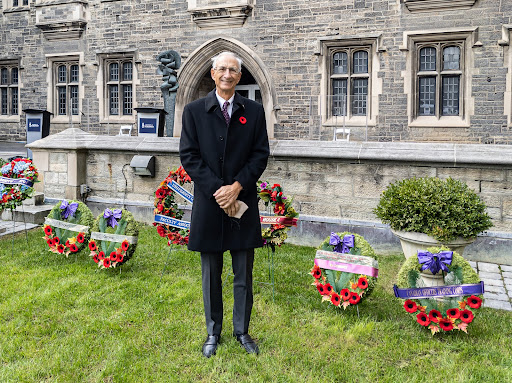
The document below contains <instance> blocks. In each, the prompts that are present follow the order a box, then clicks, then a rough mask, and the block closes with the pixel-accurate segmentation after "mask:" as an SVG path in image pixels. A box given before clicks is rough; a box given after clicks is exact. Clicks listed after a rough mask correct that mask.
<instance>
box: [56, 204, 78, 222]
mask: <svg viewBox="0 0 512 383" xmlns="http://www.w3.org/2000/svg"><path fill="white" fill-rule="evenodd" d="M76 209H78V202H72V203H69V202H68V201H66V200H63V201H62V203H61V204H60V210H62V211H61V212H60V214H61V216H62V218H63V219H68V217H69V216H71V217H73V216H74V215H75V212H76Z"/></svg>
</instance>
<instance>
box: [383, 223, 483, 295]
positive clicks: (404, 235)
mask: <svg viewBox="0 0 512 383" xmlns="http://www.w3.org/2000/svg"><path fill="white" fill-rule="evenodd" d="M391 231H392V232H393V234H394V235H396V236H397V237H398V238H399V239H400V243H401V244H402V250H403V251H404V255H405V258H406V259H407V258H409V257H412V256H416V255H417V254H418V250H427V248H429V247H440V246H441V245H444V246H446V247H448V248H449V249H450V250H451V251H455V252H457V253H458V254H459V255H460V256H462V252H463V251H464V248H465V247H466V246H467V245H469V244H471V243H473V242H474V241H475V239H476V238H474V239H463V238H457V239H454V240H453V241H450V242H449V243H444V244H443V243H441V242H439V241H438V240H436V239H434V238H433V237H431V236H429V235H426V234H423V233H416V232H412V231H394V230H391ZM421 279H422V280H423V282H424V283H425V286H427V287H430V286H444V277H443V273H442V272H439V273H438V274H435V275H434V274H432V273H431V272H430V270H425V271H422V272H421Z"/></svg>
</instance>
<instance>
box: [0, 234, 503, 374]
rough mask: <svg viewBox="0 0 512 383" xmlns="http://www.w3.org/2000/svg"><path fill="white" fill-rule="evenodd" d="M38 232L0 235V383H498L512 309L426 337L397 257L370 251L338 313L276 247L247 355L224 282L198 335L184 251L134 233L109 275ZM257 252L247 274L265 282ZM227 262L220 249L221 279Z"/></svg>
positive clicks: (303, 259)
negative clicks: (211, 319)
mask: <svg viewBox="0 0 512 383" xmlns="http://www.w3.org/2000/svg"><path fill="white" fill-rule="evenodd" d="M42 236H43V234H42V230H40V229H39V230H33V231H30V232H29V234H28V240H29V243H30V246H27V242H26V240H25V235H24V234H22V235H18V236H17V237H16V238H15V241H14V256H12V254H11V245H12V240H11V237H10V236H7V237H4V239H2V240H0V273H1V274H0V286H1V287H0V363H1V366H0V382H2V383H3V382H217V381H219V382H357V381H360V382H465V383H466V382H510V381H512V343H511V342H512V313H511V312H505V311H499V310H493V309H481V310H479V311H478V312H477V316H476V317H475V320H474V322H473V323H471V324H470V326H469V328H468V330H469V334H465V333H462V332H454V333H453V334H452V333H450V334H438V335H436V336H432V335H431V334H430V331H429V330H428V329H426V328H420V326H419V325H418V324H417V323H416V322H414V321H413V320H412V319H411V317H410V316H409V315H408V314H407V313H406V312H405V311H404V310H403V308H402V305H401V301H400V300H397V299H396V298H394V296H393V292H392V286H393V283H394V281H395V279H396V275H397V272H398V270H399V268H400V265H401V263H402V262H403V261H404V258H403V256H402V255H396V256H387V257H381V258H380V264H379V266H380V270H379V274H380V275H379V281H378V284H377V287H376V288H375V290H374V292H373V294H372V295H371V296H370V297H369V298H368V299H366V300H365V301H364V302H362V303H361V304H360V305H359V315H358V314H357V311H356V310H355V309H354V308H349V309H347V310H346V311H343V309H341V310H340V309H337V308H335V307H334V306H333V305H331V304H327V303H325V302H321V298H320V296H319V294H318V292H317V291H316V288H315V287H314V286H311V283H312V281H313V279H312V277H311V276H310V275H309V274H308V273H309V270H310V269H311V267H312V265H313V258H314V254H315V250H314V249H313V248H308V247H298V246H292V245H285V246H283V247H282V248H280V249H278V250H277V252H276V256H275V274H276V291H275V302H273V300H272V289H271V288H270V287H269V286H265V285H255V296H254V308H253V315H252V320H251V328H250V333H251V334H252V335H253V336H254V337H255V338H256V339H257V341H258V342H259V347H260V355H259V356H255V355H248V354H246V353H245V351H244V350H243V349H242V348H241V347H240V346H239V345H238V343H237V342H236V340H235V339H234V338H233V337H232V336H231V335H230V334H231V333H232V324H231V309H232V303H233V300H232V296H233V295H232V291H231V289H232V281H231V280H230V279H228V283H227V284H226V286H225V288H224V296H225V308H224V310H225V315H224V318H225V321H224V331H223V335H222V338H221V345H220V347H219V349H218V351H217V355H215V356H214V357H212V358H210V359H206V358H204V357H203V356H202V354H201V346H202V343H203V341H204V339H205V336H206V332H205V327H204V316H203V307H202V293H201V269H200V259H199V254H198V253H191V252H187V251H175V252H173V253H172V255H171V261H170V264H171V266H170V267H168V269H167V270H166V272H165V274H164V275H163V278H162V280H161V281H160V276H161V273H162V270H163V268H164V265H165V261H166V258H167V254H168V251H169V248H168V247H167V245H166V243H165V240H163V239H162V238H160V237H158V235H157V234H156V230H155V229H154V228H153V227H148V226H146V227H144V228H143V229H142V230H141V232H140V237H139V245H138V248H137V251H136V253H135V255H134V257H133V258H132V259H131V260H130V261H129V262H128V263H127V264H126V265H124V266H123V267H122V270H119V269H114V270H99V269H98V268H97V267H96V264H94V262H93V261H92V260H91V259H90V258H89V256H88V254H86V253H85V252H82V253H81V254H79V255H78V256H77V257H75V256H70V257H69V258H67V259H66V258H65V257H63V256H58V255H56V254H52V253H50V252H48V251H47V248H46V244H45V243H44V241H43V240H42V239H41V237H42ZM266 262H267V261H266V252H265V251H264V250H262V249H260V250H259V251H258V252H257V254H256V262H255V279H257V280H268V269H267V263H266ZM229 266H230V260H229V256H227V255H226V256H225V264H224V267H225V273H226V274H227V272H228V267H229Z"/></svg>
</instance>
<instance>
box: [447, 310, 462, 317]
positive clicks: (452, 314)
mask: <svg viewBox="0 0 512 383" xmlns="http://www.w3.org/2000/svg"><path fill="white" fill-rule="evenodd" d="M446 315H447V316H448V317H449V318H453V319H457V318H458V317H459V316H460V312H459V309H456V308H453V309H448V310H446Z"/></svg>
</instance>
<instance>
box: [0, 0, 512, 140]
mask: <svg viewBox="0 0 512 383" xmlns="http://www.w3.org/2000/svg"><path fill="white" fill-rule="evenodd" d="M3 3H4V4H7V3H8V2H7V1H4V2H3ZM66 3H69V4H71V5H72V4H80V7H83V9H82V10H81V14H80V15H79V16H76V17H75V19H74V22H76V24H77V25H78V27H76V28H78V32H76V34H75V35H72V34H69V32H68V31H66V30H65V26H64V27H63V26H62V25H59V23H58V21H63V22H64V21H67V18H68V16H69V15H65V14H64V12H60V11H61V10H62V9H64V8H63V7H64V6H63V5H62V4H64V2H61V1H60V2H59V1H48V2H31V5H30V6H28V7H20V8H19V9H15V10H13V9H2V12H3V15H2V19H1V21H0V35H1V38H0V41H1V43H0V48H1V49H0V52H1V53H0V62H1V60H7V59H16V60H19V62H20V108H19V109H20V110H22V109H26V108H42V109H46V108H47V107H48V106H49V105H51V103H52V100H50V98H51V96H50V93H49V88H51V87H52V85H51V83H49V82H48V78H49V75H48V71H49V70H50V69H49V68H48V63H47V57H48V56H51V55H59V54H62V55H65V54H69V53H80V54H82V55H83V60H82V62H81V63H80V70H81V72H82V77H83V78H82V80H81V86H82V88H81V104H80V107H81V112H82V113H84V114H83V115H81V116H80V118H79V120H80V121H79V122H78V123H75V125H74V127H80V128H81V129H82V130H88V131H89V132H91V133H105V132H107V131H110V132H115V131H117V130H118V129H119V125H121V124H122V123H121V122H119V123H116V122H115V121H114V122H109V123H105V122H101V121H100V117H99V116H100V109H101V107H102V105H103V100H101V99H100V95H99V93H98V86H101V84H100V83H98V82H99V81H100V80H99V78H98V73H99V66H98V65H99V55H101V54H107V53H123V52H134V54H135V56H136V57H135V59H134V62H135V66H136V71H137V74H138V81H139V82H138V83H137V84H136V87H135V89H136V90H135V93H136V95H135V105H134V106H135V107H137V106H157V107H162V105H163V101H162V97H161V93H160V89H159V83H160V81H161V78H160V76H159V75H157V74H156V67H157V64H158V63H157V61H156V60H155V57H156V55H157V54H158V53H160V52H162V51H165V50H167V49H174V50H177V51H178V52H180V53H181V54H182V55H183V56H184V61H183V65H186V62H187V60H189V59H192V56H191V55H192V54H193V53H194V52H195V51H196V50H197V49H198V48H199V47H201V46H202V45H203V44H207V43H208V42H210V41H213V40H215V39H218V38H226V37H229V38H233V39H235V40H236V41H237V42H238V47H239V49H240V50H244V49H246V48H247V49H250V52H249V53H247V54H248V55H249V56H254V57H257V58H258V60H259V61H258V62H261V63H262V64H263V66H264V70H265V71H266V73H269V78H268V79H266V80H265V81H267V82H268V84H266V85H267V86H268V88H269V89H270V90H271V91H273V92H274V93H275V96H276V100H275V101H276V102H275V103H274V104H273V105H272V107H273V108H275V113H276V118H275V120H276V121H275V127H274V136H275V138H276V139H294V140H295V139H311V138H315V139H316V138H318V139H325V137H330V135H329V134H325V133H326V132H325V131H324V130H325V129H326V128H325V127H321V126H314V127H312V126H311V122H312V120H313V118H312V116H311V113H312V110H313V113H315V112H314V110H315V109H314V108H313V109H311V106H312V104H314V103H315V102H316V101H315V100H317V99H318V97H317V96H318V95H321V94H322V92H323V90H322V86H321V83H322V71H323V70H324V69H323V67H322V56H321V55H320V53H319V48H318V46H319V40H320V39H325V38H331V37H332V38H340V39H343V38H348V37H350V38H358V37H359V36H367V35H368V34H372V35H375V36H379V50H378V52H376V54H375V60H378V63H379V65H378V67H377V74H376V76H377V78H378V79H379V81H381V82H382V90H381V93H379V95H378V111H377V112H378V116H377V119H376V122H375V125H374V126H370V127H369V128H368V130H366V129H362V128H361V127H357V128H356V127H354V129H353V134H352V139H353V140H358V141H361V140H365V139H367V140H369V141H389V142H396V141H409V142H410V141H421V142H432V141H434V142H441V141H442V142H458V143H486V144H487V143H490V144H510V143H511V141H512V131H511V128H512V125H511V122H510V114H511V109H512V106H511V89H512V87H511V85H510V84H511V79H510V73H511V65H512V63H511V62H510V50H509V39H510V36H509V34H510V25H511V24H512V16H511V15H512V3H511V2H507V1H505V2H503V1H499V0H486V1H476V2H475V3H474V4H473V5H470V6H466V7H465V8H458V7H456V5H457V4H458V3H459V2H454V4H453V7H451V9H450V8H448V9H447V8H443V9H430V11H428V10H427V11H425V12H412V11H411V9H410V6H409V7H408V6H407V3H408V2H407V1H396V0H355V1H351V0H350V1H349V0H336V1H333V0H321V1H314V2H307V1H302V0H258V1H254V2H253V1H241V2H236V3H235V2H228V1H207V0H204V1H201V2H196V1H193V2H191V1H190V0H189V1H187V0H177V1H162V2H154V1H153V2H152V1H147V0H142V1H137V2H130V1H105V0H90V1H87V2H82V1H70V2H66ZM227 3H232V4H239V3H243V4H248V7H249V12H248V16H247V19H246V20H245V23H244V24H243V26H241V27H233V26H232V25H231V26H230V24H226V25H220V24H219V25H217V26H215V25H214V26H213V27H212V26H210V27H209V28H208V29H205V28H203V27H201V26H199V24H198V23H197V22H196V21H197V20H196V21H194V17H193V16H192V15H191V13H190V12H189V10H190V8H193V7H196V6H197V7H199V5H198V4H201V7H204V6H205V5H204V4H208V5H207V6H206V7H208V6H209V7H211V8H212V9H213V10H214V11H215V10H218V11H219V14H222V12H221V11H222V9H224V8H223V6H224V5H225V4H227ZM409 3H410V2H409ZM432 3H434V4H435V2H432ZM441 3H444V2H441ZM456 3H457V4H456ZM466 3H467V2H466ZM71 5H70V6H71ZM53 7H57V8H56V9H59V13H52V15H53V16H52V23H53V24H52V25H49V26H48V25H47V26H45V27H44V28H50V29H51V28H53V30H52V33H53V35H52V36H53V37H52V40H49V37H48V36H49V33H47V31H46V30H44V31H43V29H42V28H43V27H42V25H39V26H37V25H36V24H37V23H38V21H37V20H36V14H37V13H38V12H39V14H40V15H44V14H46V13H47V12H48V11H49V10H52V9H53ZM217 8H218V9H217ZM214 11H212V12H213V13H215V12H214ZM45 12H46V13H45ZM59 15H61V17H62V20H60V19H59ZM85 24H86V25H85ZM71 27H73V25H71ZM71 27H70V28H71ZM59 28H62V30H59ZM458 28H459V29H464V30H468V29H472V28H473V29H476V31H477V32H476V33H475V39H476V40H475V41H474V43H475V44H474V45H473V46H471V47H470V48H469V51H470V52H471V56H472V59H471V62H470V63H469V67H468V68H466V72H467V76H468V77H469V78H470V79H471V89H469V91H468V99H466V100H464V102H466V104H467V105H468V115H469V117H468V119H469V126H464V127H449V126H447V125H446V126H445V125H442V124H441V125H440V126H438V127H428V128H425V127H412V126H410V124H409V121H408V112H407V108H408V104H407V99H408V97H410V95H408V93H407V81H408V80H407V79H408V78H409V76H410V68H408V67H407V65H408V64H407V63H408V61H407V60H408V55H409V53H407V52H406V51H405V50H403V49H402V48H401V47H402V46H403V44H404V43H405V42H404V40H405V37H404V36H405V35H404V34H405V33H407V32H411V31H415V32H419V31H427V30H429V31H436V30H439V31H445V30H448V29H458ZM42 31H43V32H44V33H43V32H42ZM59 33H60V36H59ZM66 33H68V34H67V35H66ZM206 61H207V60H206ZM252 69H254V70H255V69H256V68H252ZM203 74H204V73H203V72H201V73H197V75H198V76H203ZM253 74H254V73H253ZM100 82H101V81H100ZM259 85H260V87H262V88H263V87H264V85H265V84H259ZM181 86H183V87H185V86H187V84H181ZM312 100H313V101H312ZM178 101H179V100H178ZM469 104H471V105H469ZM313 106H314V105H313ZM131 121H132V123H134V122H135V116H133V119H132V120H131ZM124 123H126V121H124ZM178 123H179V119H178ZM68 127H69V124H68V123H67V122H60V123H53V124H52V132H53V133H57V132H59V131H62V130H64V129H67V128H68ZM327 130H328V129H327ZM178 131H179V129H178ZM24 137H25V121H24V115H23V114H21V118H20V119H19V121H17V120H16V121H12V120H8V119H5V118H1V116H0V139H24Z"/></svg>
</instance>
